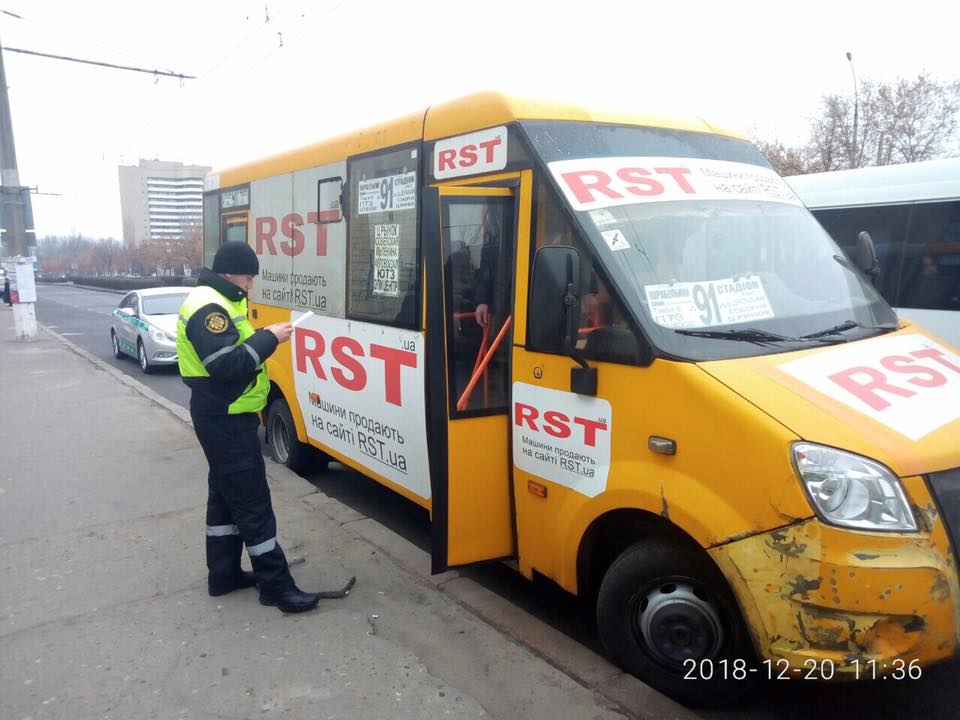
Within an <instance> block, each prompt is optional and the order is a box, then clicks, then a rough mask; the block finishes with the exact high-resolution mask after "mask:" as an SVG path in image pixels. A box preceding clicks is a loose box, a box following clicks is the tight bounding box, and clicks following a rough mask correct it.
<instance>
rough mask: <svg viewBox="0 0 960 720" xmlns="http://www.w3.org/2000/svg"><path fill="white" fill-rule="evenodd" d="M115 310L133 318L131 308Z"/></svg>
mask: <svg viewBox="0 0 960 720" xmlns="http://www.w3.org/2000/svg"><path fill="white" fill-rule="evenodd" d="M117 309H118V310H119V311H120V312H122V313H123V314H124V315H129V316H130V317H133V308H128V307H122V308H117Z"/></svg>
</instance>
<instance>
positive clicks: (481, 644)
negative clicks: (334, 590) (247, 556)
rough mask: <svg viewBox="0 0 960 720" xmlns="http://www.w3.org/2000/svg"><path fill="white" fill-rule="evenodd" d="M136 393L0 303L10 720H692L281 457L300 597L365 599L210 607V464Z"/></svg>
mask: <svg viewBox="0 0 960 720" xmlns="http://www.w3.org/2000/svg"><path fill="white" fill-rule="evenodd" d="M128 380H129V379H128ZM137 385H139V383H136V382H135V381H133V380H129V382H122V381H121V379H120V373H117V372H116V371H114V370H112V369H110V368H109V366H108V365H106V364H105V363H98V362H95V361H92V358H90V357H89V356H86V357H85V356H84V355H83V354H82V352H76V351H71V349H70V347H69V343H67V342H66V341H64V340H62V339H58V338H57V337H55V336H54V335H53V334H52V333H49V332H46V331H41V333H40V335H39V336H38V338H37V339H36V340H34V341H30V342H18V341H17V340H15V338H14V332H13V319H12V313H11V312H10V311H9V310H4V309H2V308H0V400H2V413H3V420H2V422H3V433H2V438H0V549H2V553H0V571H2V573H3V583H2V585H0V717H2V718H4V719H5V720H7V719H9V720H13V719H16V718H70V719H71V720H74V719H80V718H124V719H129V718H259V717H264V716H267V717H270V716H279V715H282V716H283V717H289V718H343V717H355V718H431V719H433V718H436V717H438V716H448V717H456V718H473V717H494V718H504V720H507V719H509V720H514V719H524V718H531V719H534V718H537V719H539V718H550V720H561V719H563V718H571V719H574V718H576V719H577V720H580V719H582V718H616V717H623V716H624V714H627V715H633V716H637V717H639V716H645V717H689V716H690V715H689V714H688V713H686V712H685V711H684V710H683V708H681V707H679V706H677V705H675V704H674V703H672V702H670V701H668V700H666V699H665V698H663V697H662V696H659V695H658V694H656V693H654V692H653V691H651V690H650V689H649V688H646V686H643V685H642V684H640V683H638V682H637V681H636V680H634V679H633V678H631V677H629V676H625V675H623V674H622V673H619V672H618V671H616V669H615V668H613V667H612V666H610V665H609V664H607V663H606V661H603V660H601V659H599V658H597V656H596V655H594V654H593V653H591V652H590V651H588V650H586V649H585V648H582V647H580V646H578V645H577V644H576V643H573V642H572V641H568V640H566V639H565V638H564V637H563V636H558V634H557V633H556V632H555V631H552V630H551V629H550V628H547V627H546V626H544V625H543V624H542V623H539V621H537V620H535V619H534V618H531V617H529V616H526V615H525V613H523V612H522V611H519V610H517V609H516V608H512V606H509V604H507V603H504V602H503V601H502V600H500V599H499V598H497V597H496V596H493V594H492V593H489V591H486V590H484V589H483V588H481V587H480V586H478V585H476V584H475V583H473V582H472V581H470V580H469V579H467V578H462V577H458V576H457V574H456V573H448V574H445V575H443V576H439V577H435V578H431V577H430V576H429V560H428V558H427V556H426V554H424V553H423V552H422V551H420V550H418V549H417V548H415V547H413V546H412V545H411V544H410V543H407V542H406V541H404V540H403V539H402V538H399V537H398V536H396V535H393V534H392V533H390V531H388V530H386V529H385V528H383V527H382V526H380V525H378V524H376V523H374V522H373V521H372V520H370V519H367V518H364V517H363V516H361V515H359V514H358V513H356V512H354V511H353V510H351V509H349V508H347V507H345V506H343V505H341V504H340V503H338V502H337V501H335V500H333V499H332V498H329V497H327V496H325V495H323V494H322V493H319V492H317V491H316V489H315V488H314V487H313V486H312V485H310V484H309V483H307V482H306V481H304V480H302V479H301V478H300V477H298V476H297V475H295V474H293V473H291V472H289V471H288V470H286V468H283V467H280V466H277V465H275V464H273V463H269V462H268V475H269V478H270V484H271V488H272V492H273V499H274V506H275V509H276V513H277V516H278V523H279V530H280V532H279V536H280V540H281V542H282V544H283V546H284V548H285V550H286V551H287V555H288V557H290V558H293V561H294V563H296V564H294V566H293V573H294V575H295V577H296V579H297V582H298V583H299V584H300V585H301V587H304V588H306V589H315V588H321V587H323V588H326V587H336V586H339V585H341V584H342V583H343V582H344V581H345V580H346V579H347V578H348V577H349V576H350V575H353V574H355V575H356V576H357V585H356V587H355V588H354V591H353V593H352V594H351V595H350V596H349V597H348V598H347V599H345V600H335V601H323V603H322V604H321V606H320V607H319V609H318V610H316V611H313V612H310V613H305V614H303V615H290V616H285V615H283V614H282V613H280V612H278V611H277V610H275V609H272V608H265V607H262V606H260V605H259V604H258V603H257V597H256V591H255V590H244V591H238V592H235V593H232V594H230V595H228V596H224V597H221V598H210V597H208V595H207V593H206V573H205V567H204V559H203V526H204V503H205V500H206V483H205V477H206V465H205V463H204V461H203V456H202V454H201V452H200V449H199V446H198V445H197V442H196V439H195V438H194V436H193V433H192V430H191V428H190V427H189V426H188V425H187V424H186V423H185V422H184V421H183V417H184V413H183V411H182V409H180V412H179V417H178V416H177V414H174V412H171V410H173V411H175V410H176V408H169V409H168V407H167V403H166V401H164V400H163V399H162V398H159V396H154V397H152V398H151V396H150V395H149V393H147V394H143V393H142V392H141V391H140V388H142V386H140V388H136V387H135V386H137ZM300 559H305V562H298V560H300ZM246 562H247V561H246V560H245V563H246ZM488 621H489V622H488ZM520 628H522V629H523V632H522V633H521V634H520V635H522V636H523V637H525V638H526V639H524V640H523V642H518V641H517V640H516V639H514V638H516V637H519V635H518V634H516V633H514V632H513V631H514V630H516V629H520ZM526 643H529V645H528V644H526ZM544 657H553V658H561V659H560V660H556V659H554V660H553V664H551V663H548V662H547V661H545V660H544V659H543V658H544ZM566 664H569V667H567V666H566ZM558 665H559V666H560V667H564V668H565V669H566V670H567V672H564V671H562V670H560V669H558V667H557V666H558Z"/></svg>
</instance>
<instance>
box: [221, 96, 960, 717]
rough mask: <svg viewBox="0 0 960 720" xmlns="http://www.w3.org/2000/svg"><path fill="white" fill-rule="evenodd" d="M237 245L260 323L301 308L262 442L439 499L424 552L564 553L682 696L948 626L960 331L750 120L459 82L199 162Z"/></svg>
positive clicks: (938, 649) (833, 665)
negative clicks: (884, 272) (887, 289)
mask: <svg viewBox="0 0 960 720" xmlns="http://www.w3.org/2000/svg"><path fill="white" fill-rule="evenodd" d="M232 239H240V240H245V241H246V242H247V243H249V244H250V246H251V247H253V248H254V249H255V250H256V253H257V255H258V256H259V259H260V264H261V273H260V277H259V278H258V279H257V282H256V283H255V286H254V290H253V294H252V297H251V298H250V305H249V312H250V317H251V319H252V321H253V323H254V324H255V325H257V326H263V325H268V324H270V323H274V322H278V321H288V320H290V321H298V320H299V319H300V318H303V320H302V321H300V322H299V324H298V325H297V326H296V328H295V330H294V334H293V338H292V340H291V342H289V343H286V344H284V345H282V346H281V348H280V349H279V350H278V351H277V353H275V354H274V355H273V356H272V357H271V358H270V359H269V361H268V362H267V367H268V372H269V376H270V380H271V388H272V389H271V395H270V401H269V405H268V408H267V410H266V412H265V418H264V420H265V424H266V430H267V437H268V441H269V443H270V446H271V451H272V453H273V455H274V457H275V459H277V460H278V461H279V462H282V463H285V464H287V465H288V466H291V467H294V468H296V467H297V466H298V465H299V464H301V463H303V462H304V461H305V460H306V458H307V457H308V455H307V450H309V449H310V448H311V447H312V448H316V449H318V450H320V451H322V453H324V454H325V456H326V457H329V458H333V459H336V460H338V461H339V462H341V463H343V464H345V465H347V466H349V467H352V468H355V469H356V470H358V471H360V472H361V473H363V474H365V475H367V476H369V477H371V478H374V479H375V480H377V481H379V482H380V483H382V484H384V485H386V486H388V487H390V488H392V489H393V490H395V491H396V492H398V493H400V494H401V495H403V496H405V497H407V498H409V499H410V500H412V501H413V502H414V503H417V504H419V505H421V506H423V507H425V508H427V509H428V510H429V512H430V515H431V522H432V557H433V569H434V571H435V572H440V571H443V570H445V569H447V568H450V567H455V566H461V565H466V564H469V563H476V562H480V561H490V560H510V561H512V562H513V563H515V565H516V567H517V568H518V569H519V572H520V573H522V574H523V575H525V576H526V577H528V578H532V577H533V576H534V574H538V575H541V576H543V577H546V578H550V579H552V580H553V581H554V582H556V583H557V584H559V585H560V586H561V587H562V588H564V589H566V590H567V591H569V592H570V593H573V594H576V595H579V596H582V597H584V598H586V599H588V601H589V602H591V603H595V606H596V618H597V628H598V632H599V636H600V639H601V640H602V642H603V645H604V646H605V648H606V650H607V651H608V652H609V654H610V656H611V657H612V658H613V659H614V660H615V661H616V662H618V663H619V664H620V665H621V666H622V667H623V668H625V669H626V670H628V671H629V672H632V673H633V674H635V675H636V676H637V677H639V678H640V679H642V680H643V681H645V682H647V683H649V684H650V685H652V686H654V687H656V688H658V689H660V690H661V691H663V692H665V693H668V694H669V695H671V696H673V697H675V698H677V699H679V700H681V701H683V702H687V703H703V702H717V701H722V700H725V699H729V698H731V697H735V696H736V695H737V694H738V693H741V692H742V691H743V690H744V689H745V688H746V687H749V685H750V684H751V683H752V682H754V681H756V680H757V679H759V678H762V677H769V678H785V677H797V676H800V677H812V678H819V679H841V678H845V679H861V680H866V679H871V678H879V677H882V676H894V677H905V678H906V677H909V678H913V677H916V676H918V675H920V674H921V673H922V671H923V668H924V667H925V666H927V665H929V664H930V663H932V662H934V661H936V660H940V659H942V658H946V657H949V656H951V655H953V654H954V653H955V652H956V649H957V632H958V627H960V625H958V620H960V607H958V603H960V587H958V579H957V566H956V557H955V542H956V540H957V537H958V536H957V533H958V532H960V442H958V440H960V356H958V351H957V349H956V348H954V347H952V346H950V345H949V344H948V343H946V342H945V341H942V340H939V339H937V338H936V337H934V336H931V335H929V334H928V333H926V332H925V331H924V330H923V328H921V327H919V326H917V325H913V324H910V323H909V322H905V321H900V320H898V318H897V316H896V315H895V314H894V312H893V311H892V310H891V308H890V307H889V305H888V304H887V303H886V302H885V301H884V300H883V298H882V297H881V295H880V294H879V293H878V291H877V290H876V289H875V288H874V287H873V285H872V283H871V282H870V280H869V278H868V277H867V275H866V274H865V273H864V272H862V271H861V269H860V268H859V267H858V266H857V263H855V262H853V261H851V260H848V259H847V258H846V256H844V254H843V252H842V251H841V250H840V249H839V248H838V246H837V245H836V244H835V243H834V241H833V240H831V238H830V237H829V236H828V235H827V233H826V232H825V231H824V230H823V229H822V228H821V227H820V225H819V224H818V223H817V221H816V220H815V219H814V218H813V217H812V216H811V215H810V213H809V212H808V211H807V210H806V209H805V208H804V207H803V204H802V203H801V202H800V201H799V200H798V198H797V197H796V195H795V194H794V193H793V192H792V191H791V190H790V188H789V187H788V186H787V185H786V184H785V183H784V181H783V180H782V179H781V178H780V177H779V176H778V175H777V174H776V173H775V172H774V171H773V170H772V169H771V168H770V166H769V164H768V163H767V161H766V160H765V159H764V158H763V156H762V155H761V154H760V153H759V151H758V150H757V149H756V148H755V147H754V146H753V145H751V143H750V142H748V141H747V140H746V139H745V138H744V137H742V136H741V135H739V134H737V133H735V132H731V131H729V130H727V129H724V128H720V127H717V126H715V125H712V124H709V123H708V122H706V121H704V120H702V119H699V118H686V119H684V118H668V117H660V116H657V115H644V114H640V113H636V112H633V111H615V110H604V109H598V108H588V107H581V106H577V105H569V104H560V103H552V102H542V101H534V100H528V99H522V98H515V97H507V96H503V95H500V94H496V93H480V94H474V95H471V96H468V97H464V98H461V99H458V100H453V101H450V102H446V103H442V104H439V105H434V106H432V107H430V108H428V109H426V110H424V111H420V112H415V113H412V114H409V115H406V116H404V117H400V118H398V119H395V120H392V121H390V122H386V123H384V124H382V125H378V126H375V127H368V128H365V129H363V130H358V131H356V132H351V133H347V134H345V135H343V136H341V137H337V138H334V139H331V140H327V141H323V142H320V143H317V144H315V145H311V146H308V147H303V148H300V149H297V150H293V151H291V152H287V153H283V154H280V155H277V156H275V157H270V158H266V159H263V160H260V161H257V162H251V163H249V164H246V165H242V166H238V167H234V168H232V169H226V170H223V171H220V172H217V173H213V174H211V175H210V176H208V178H207V181H206V188H205V199H204V243H205V251H206V252H207V254H208V257H211V256H212V253H213V252H215V251H216V248H217V247H218V246H219V244H220V243H222V242H223V241H226V240H232ZM864 267H865V266H864ZM307 313H312V314H310V315H307Z"/></svg>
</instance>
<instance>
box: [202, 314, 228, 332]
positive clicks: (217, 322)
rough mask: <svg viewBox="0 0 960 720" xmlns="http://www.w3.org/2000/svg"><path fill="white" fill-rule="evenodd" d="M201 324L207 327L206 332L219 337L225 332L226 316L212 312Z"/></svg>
mask: <svg viewBox="0 0 960 720" xmlns="http://www.w3.org/2000/svg"><path fill="white" fill-rule="evenodd" d="M203 324H204V325H206V326H207V330H209V331H210V332H212V333H215V334H217V335H219V334H220V333H222V332H225V331H226V329H227V316H226V315H224V314H223V313H222V312H217V311H216V310H214V311H213V312H212V313H210V314H209V315H207V317H206V318H205V319H204V321H203Z"/></svg>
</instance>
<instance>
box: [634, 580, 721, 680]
mask: <svg viewBox="0 0 960 720" xmlns="http://www.w3.org/2000/svg"><path fill="white" fill-rule="evenodd" d="M637 620H638V623H637V626H638V628H639V630H640V632H641V634H642V635H643V638H644V640H645V644H646V645H647V647H649V648H650V650H651V652H652V653H653V655H654V656H655V657H656V658H657V659H658V660H660V661H661V662H664V663H667V664H670V665H680V664H682V663H683V662H684V661H685V660H691V659H693V660H699V659H701V658H705V657H713V656H714V655H715V654H716V653H717V651H718V650H719V649H720V645H721V644H722V642H723V629H722V625H721V622H720V616H719V615H718V614H717V611H716V608H715V607H714V605H713V604H712V603H711V602H710V601H709V599H706V598H703V597H701V596H700V595H698V594H697V592H696V590H695V588H694V586H693V585H691V584H689V583H666V584H663V585H658V586H657V587H655V588H654V589H653V590H651V591H650V592H649V593H648V594H647V596H646V597H645V598H644V599H643V601H642V602H641V603H640V607H639V608H638V616H637Z"/></svg>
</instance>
